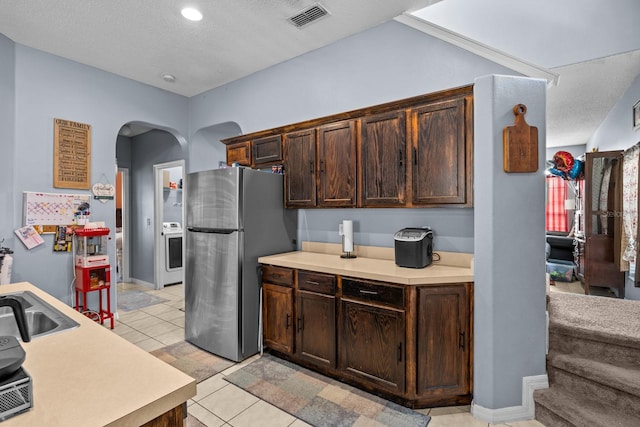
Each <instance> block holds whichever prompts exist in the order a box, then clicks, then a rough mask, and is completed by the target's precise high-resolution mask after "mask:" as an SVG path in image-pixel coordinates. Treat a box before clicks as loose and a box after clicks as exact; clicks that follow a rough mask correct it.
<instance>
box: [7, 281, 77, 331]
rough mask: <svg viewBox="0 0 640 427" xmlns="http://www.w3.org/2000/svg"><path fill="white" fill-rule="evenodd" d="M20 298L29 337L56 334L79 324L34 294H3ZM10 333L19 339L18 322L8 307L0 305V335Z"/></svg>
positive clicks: (25, 292)
mask: <svg viewBox="0 0 640 427" xmlns="http://www.w3.org/2000/svg"><path fill="white" fill-rule="evenodd" d="M5 295H10V296H12V297H14V298H15V299H18V300H20V302H21V303H22V307H23V308H24V314H25V319H26V321H27V325H28V327H29V333H30V334H31V339H35V338H39V337H44V336H47V335H51V334H56V333H59V332H63V331H66V330H69V329H73V328H77V327H78V326H80V325H79V324H78V323H77V322H76V321H75V320H72V319H71V318H70V317H68V316H67V315H65V314H63V313H62V312H61V311H60V310H58V309H56V308H54V307H53V306H51V305H50V304H49V303H47V302H45V301H44V300H42V299H41V298H40V297H38V296H37V295H36V294H34V293H32V292H29V291H24V292H15V293H12V294H5ZM7 335H12V336H14V337H16V338H18V339H20V332H19V331H18V323H17V322H16V320H15V317H14V316H13V310H11V308H10V307H0V336H7Z"/></svg>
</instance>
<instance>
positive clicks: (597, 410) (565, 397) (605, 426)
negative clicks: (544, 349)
mask: <svg viewBox="0 0 640 427" xmlns="http://www.w3.org/2000/svg"><path fill="white" fill-rule="evenodd" d="M534 401H535V403H536V404H537V405H541V406H544V407H545V408H546V409H547V410H548V411H550V412H553V413H554V414H556V415H557V416H558V417H560V418H562V419H564V420H566V421H567V422H569V423H571V424H573V425H576V426H589V427H629V426H635V425H640V418H638V417H635V416H633V415H630V414H625V413H621V412H619V411H618V410H616V409H614V408H611V407H609V406H607V405H604V404H602V403H600V402H596V401H593V400H590V399H587V398H581V399H577V398H575V397H574V396H572V395H571V394H570V393H569V392H568V391H567V390H564V389H555V388H553V386H552V387H550V388H546V389H540V390H536V391H535V392H534Z"/></svg>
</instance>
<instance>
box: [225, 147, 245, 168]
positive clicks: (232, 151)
mask: <svg viewBox="0 0 640 427" xmlns="http://www.w3.org/2000/svg"><path fill="white" fill-rule="evenodd" d="M233 163H238V164H240V165H242V166H251V141H245V142H239V143H237V144H231V145H227V164H228V165H231V164H233Z"/></svg>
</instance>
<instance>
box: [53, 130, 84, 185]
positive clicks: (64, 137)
mask: <svg viewBox="0 0 640 427" xmlns="http://www.w3.org/2000/svg"><path fill="white" fill-rule="evenodd" d="M90 181H91V125H88V124H84V123H78V122H72V121H69V120H62V119H54V127H53V186H54V187H55V188H77V189H88V188H90V184H89V182H90Z"/></svg>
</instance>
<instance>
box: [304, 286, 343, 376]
mask: <svg viewBox="0 0 640 427" xmlns="http://www.w3.org/2000/svg"><path fill="white" fill-rule="evenodd" d="M296 308H297V319H296V321H297V334H296V356H297V357H299V358H300V359H302V360H306V361H307V362H309V363H312V364H314V365H318V366H326V367H330V368H335V366H336V298H335V296H333V295H322V294H318V293H315V292H307V291H298V299H297V304H296Z"/></svg>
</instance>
